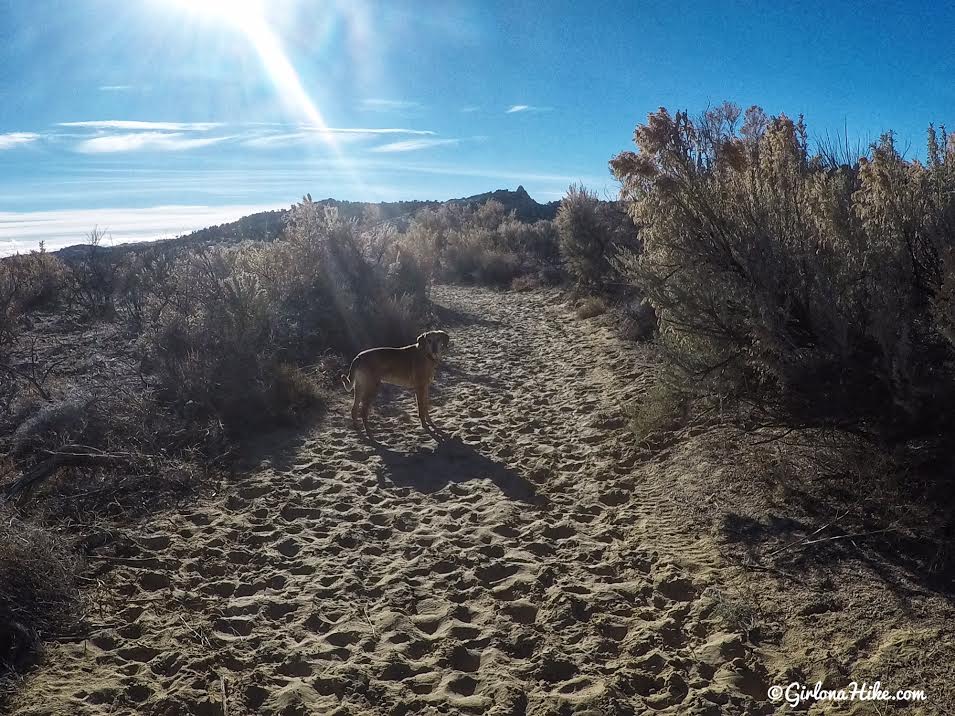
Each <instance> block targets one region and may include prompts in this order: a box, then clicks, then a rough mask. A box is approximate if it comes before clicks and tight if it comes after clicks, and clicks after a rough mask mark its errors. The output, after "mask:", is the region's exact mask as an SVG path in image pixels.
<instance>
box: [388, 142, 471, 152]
mask: <svg viewBox="0 0 955 716" xmlns="http://www.w3.org/2000/svg"><path fill="white" fill-rule="evenodd" d="M460 141H461V140H459V139H406V140H405V141H402V142H391V143H389V144H382V145H379V146H377V147H372V148H371V150H370V151H372V152H384V153H391V152H416V151H418V150H420V149H431V148H432V147H448V146H452V145H455V144H458V143H460Z"/></svg>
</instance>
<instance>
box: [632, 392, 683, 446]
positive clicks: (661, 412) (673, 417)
mask: <svg viewBox="0 0 955 716" xmlns="http://www.w3.org/2000/svg"><path fill="white" fill-rule="evenodd" d="M690 399H691V398H690V395H689V394H687V393H686V391H684V390H683V389H682V388H681V387H680V386H677V385H674V384H672V383H669V382H667V381H666V380H660V381H658V382H656V383H654V384H653V386H652V387H651V388H650V390H649V391H647V393H646V394H645V395H643V396H642V397H641V398H640V400H639V401H638V402H637V403H636V404H635V405H633V406H631V407H630V409H629V417H630V427H631V429H632V430H633V432H634V434H635V435H636V436H637V438H638V439H639V440H641V441H643V442H646V443H652V444H657V443H663V442H666V441H668V440H670V439H671V438H672V433H673V432H674V431H675V430H678V429H679V428H681V427H683V426H684V425H686V423H687V421H688V420H689V407H690Z"/></svg>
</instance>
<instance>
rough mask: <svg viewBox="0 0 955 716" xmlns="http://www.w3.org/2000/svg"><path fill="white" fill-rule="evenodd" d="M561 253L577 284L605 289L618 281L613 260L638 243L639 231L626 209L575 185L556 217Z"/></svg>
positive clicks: (570, 189) (592, 288)
mask: <svg viewBox="0 0 955 716" xmlns="http://www.w3.org/2000/svg"><path fill="white" fill-rule="evenodd" d="M555 223H556V226H557V232H558V236H559V240H560V253H561V256H562V257H563V260H564V264H565V266H566V269H567V272H568V273H569V274H570V276H571V278H572V279H573V280H574V281H575V282H576V283H577V285H578V286H581V287H584V288H589V289H591V290H604V289H607V288H610V287H612V286H613V284H615V283H617V282H619V280H620V277H619V276H618V273H617V269H616V265H615V264H614V263H613V262H612V259H613V257H614V256H615V254H616V253H617V252H618V251H621V250H623V249H625V248H631V249H633V248H634V247H635V246H636V239H637V231H636V227H635V226H634V224H633V222H632V221H631V220H630V217H629V216H628V215H627V213H626V211H624V209H623V208H622V207H620V206H618V205H617V204H616V203H608V202H601V201H600V200H599V199H598V198H597V195H596V194H594V193H593V192H590V191H588V190H587V189H586V188H584V187H583V186H579V185H572V186H571V187H570V188H569V189H568V190H567V194H566V195H565V196H564V198H563V200H562V201H561V203H560V210H559V211H558V213H557V219H556V220H555Z"/></svg>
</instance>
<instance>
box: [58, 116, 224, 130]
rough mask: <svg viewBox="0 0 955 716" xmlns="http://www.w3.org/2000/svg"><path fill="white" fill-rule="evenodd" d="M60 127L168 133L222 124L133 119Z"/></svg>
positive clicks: (99, 120)
mask: <svg viewBox="0 0 955 716" xmlns="http://www.w3.org/2000/svg"><path fill="white" fill-rule="evenodd" d="M58 126H60V127H86V128H88V129H138V130H156V131H166V132H205V131H208V130H210V129H217V128H218V127H221V126H222V122H141V121H139V120H132V119H97V120H91V121H85V122H60V123H59V125H58Z"/></svg>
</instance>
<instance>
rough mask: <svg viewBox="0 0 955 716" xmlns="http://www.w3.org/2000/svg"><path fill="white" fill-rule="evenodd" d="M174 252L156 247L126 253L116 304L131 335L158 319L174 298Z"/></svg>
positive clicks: (121, 269)
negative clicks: (131, 332)
mask: <svg viewBox="0 0 955 716" xmlns="http://www.w3.org/2000/svg"><path fill="white" fill-rule="evenodd" d="M176 266H177V264H176V252H175V251H173V250H170V249H169V248H166V247H162V246H157V247H150V248H147V249H144V250H142V251H135V252H132V251H131V252H129V253H128V254H127V255H126V256H125V257H124V258H123V260H122V262H121V263H120V266H119V269H118V272H117V279H116V297H115V303H116V308H117V311H118V312H119V314H120V316H122V317H123V319H124V320H125V321H126V323H127V325H129V327H130V329H131V330H132V331H133V332H134V333H141V332H142V331H143V330H145V329H146V327H147V326H148V325H150V324H151V323H153V322H155V321H156V320H158V318H159V316H160V315H162V313H163V311H164V310H165V308H166V307H167V306H168V305H169V304H170V303H171V302H172V300H173V298H174V297H175V295H176V282H175V279H174V276H173V272H174V271H175V270H176Z"/></svg>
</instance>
